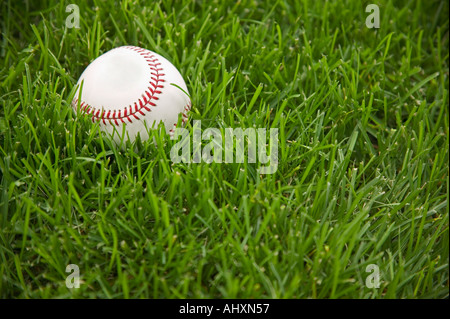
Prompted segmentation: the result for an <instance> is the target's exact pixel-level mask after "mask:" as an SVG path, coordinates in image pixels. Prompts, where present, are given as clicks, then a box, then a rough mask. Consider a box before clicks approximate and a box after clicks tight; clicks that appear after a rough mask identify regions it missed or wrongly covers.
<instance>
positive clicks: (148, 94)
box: [73, 46, 165, 126]
mask: <svg viewBox="0 0 450 319" xmlns="http://www.w3.org/2000/svg"><path fill="white" fill-rule="evenodd" d="M122 48H125V49H129V50H132V51H134V52H137V53H139V54H140V55H141V56H143V57H144V58H145V59H146V61H147V62H148V66H149V69H150V70H151V75H152V77H151V79H152V81H150V82H149V83H150V85H151V86H153V89H152V88H151V87H148V90H146V91H144V93H142V95H141V96H142V100H141V98H139V99H138V100H137V101H136V102H134V103H132V104H134V112H133V109H132V104H131V105H129V106H128V107H129V110H128V109H127V107H124V109H123V115H121V114H120V113H121V110H114V111H113V114H111V110H108V112H107V113H106V114H105V112H104V111H103V110H102V109H99V108H96V107H93V106H91V105H89V104H87V103H86V102H84V101H82V102H81V104H80V110H81V111H83V112H84V113H87V114H90V115H92V121H93V122H94V121H103V124H105V125H106V121H105V120H107V121H108V122H109V123H110V124H115V125H116V126H119V122H118V121H117V120H120V121H121V122H122V123H125V121H124V119H127V120H128V121H129V122H130V123H132V122H133V121H132V118H131V116H133V117H134V118H135V119H136V120H139V119H140V118H139V117H138V116H137V113H138V114H140V115H142V116H145V112H151V108H150V107H148V105H150V106H156V104H155V103H153V102H151V100H152V99H153V100H159V98H158V97H157V96H156V95H157V94H161V93H162V92H161V91H160V90H157V89H158V88H163V87H164V86H163V85H162V84H161V83H160V82H165V80H164V79H163V78H162V77H164V76H165V74H164V73H160V71H162V70H163V69H162V68H158V66H160V65H161V63H160V62H159V60H158V58H156V57H155V56H154V55H153V54H152V53H151V52H150V51H148V50H146V49H142V48H138V47H132V46H125V47H122ZM77 103H78V98H75V99H74V101H73V104H74V105H76V104H77ZM116 112H117V115H116Z"/></svg>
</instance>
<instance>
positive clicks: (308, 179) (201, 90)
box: [0, 0, 449, 298]
mask: <svg viewBox="0 0 450 319" xmlns="http://www.w3.org/2000/svg"><path fill="white" fill-rule="evenodd" d="M69 3H70V2H63V3H60V2H58V1H46V0H43V1H12V0H5V1H2V2H1V9H0V29H1V35H2V36H1V38H0V40H1V47H0V57H1V60H0V62H1V71H0V101H1V105H2V108H1V109H0V154H1V156H0V171H1V176H0V212H1V215H0V258H1V263H0V296H1V297H2V298H71V297H74V298H94V297H98V298H123V297H124V298H185V297H188V298H444V297H448V291H449V223H448V194H449V177H448V176H449V165H448V156H449V152H448V143H449V125H448V124H449V110H448V104H449V100H448V86H449V51H448V45H449V21H448V13H449V5H448V2H447V1H442V2H440V1H434V2H433V3H430V2H429V1H420V0H417V1H380V2H373V3H376V4H378V5H379V6H380V17H381V20H380V29H378V30H376V29H368V28H367V27H366V26H365V19H366V17H367V15H368V13H366V12H365V7H366V5H367V4H369V3H371V2H367V1H363V2H360V1H330V2H322V1H306V0H304V1H275V2H274V1H269V0H267V1H246V0H243V1H237V2H236V1H230V2H229V4H228V5H226V4H224V2H223V1H212V2H204V3H203V2H192V1H177V2H172V1H161V2H153V1H123V2H119V1H112V0H108V1H100V0H98V1H89V4H87V3H85V2H83V3H82V4H79V7H80V14H81V21H80V29H67V28H65V20H66V17H67V16H68V15H69V13H66V12H65V8H66V6H67V5H68V4H69ZM150 3H151V4H150ZM202 3H203V4H202ZM209 3H210V4H209ZM121 45H137V46H141V47H144V48H147V49H150V50H153V51H155V52H158V53H159V54H161V55H163V56H165V57H167V58H168V59H169V60H170V61H172V62H173V64H174V65H175V66H177V68H178V69H179V70H180V71H181V73H182V74H183V76H184V77H185V79H186V83H187V86H188V89H189V91H190V94H191V96H192V101H193V109H192V112H191V114H190V119H189V124H188V128H191V127H192V123H193V120H201V121H202V128H203V129H206V128H208V127H217V128H225V127H242V128H247V127H260V128H270V127H272V128H278V129H279V166H278V171H277V172H276V173H275V174H273V175H259V174H258V173H257V168H258V164H247V163H243V164H214V163H213V164H206V163H200V164H194V163H192V164H183V163H181V164H174V163H172V162H171V161H170V157H169V154H170V149H171V147H172V145H174V143H175V141H172V140H170V139H169V138H168V136H167V135H165V134H161V133H159V132H158V131H153V136H154V137H155V138H156V140H157V143H158V145H155V144H154V143H152V142H145V143H140V142H138V144H137V145H135V147H130V148H129V149H128V150H126V151H123V150H120V149H117V148H115V147H113V146H112V144H111V142H110V141H109V140H108V138H106V137H102V135H101V134H99V131H98V127H96V126H93V125H92V123H91V122H89V120H87V119H85V118H82V117H77V116H76V114H74V113H73V111H72V109H71V108H70V101H71V98H72V96H73V94H74V90H73V88H74V85H75V83H76V81H77V79H78V77H79V76H80V75H81V72H82V71H83V70H84V68H85V67H86V66H87V65H88V64H89V63H90V62H91V61H92V60H93V59H95V58H96V57H98V56H99V55H100V54H102V53H104V52H106V51H108V50H110V49H112V48H114V47H117V46H121ZM68 264H77V265H78V266H79V267H80V273H81V278H82V284H81V288H80V289H68V288H66V285H65V280H66V277H67V276H68V275H69V274H68V273H66V272H65V269H66V266H67V265H68ZM370 264H376V265H377V266H378V267H379V269H380V271H381V278H380V279H381V284H380V288H379V289H370V288H367V287H366V285H365V281H366V277H367V276H368V275H369V273H367V272H366V267H367V266H368V265H370Z"/></svg>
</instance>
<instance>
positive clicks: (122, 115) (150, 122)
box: [72, 46, 191, 144]
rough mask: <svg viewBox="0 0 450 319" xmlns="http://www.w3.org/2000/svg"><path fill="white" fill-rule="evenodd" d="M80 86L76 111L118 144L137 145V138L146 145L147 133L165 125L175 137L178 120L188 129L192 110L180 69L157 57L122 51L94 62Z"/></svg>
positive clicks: (141, 51) (137, 50) (128, 48)
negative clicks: (160, 124)
mask: <svg viewBox="0 0 450 319" xmlns="http://www.w3.org/2000/svg"><path fill="white" fill-rule="evenodd" d="M77 86H78V87H77V90H76V93H75V97H74V100H73V101H72V107H73V108H74V109H75V110H77V108H78V106H79V107H80V110H81V112H83V113H86V114H88V115H89V116H90V117H91V118H92V121H93V122H95V121H98V122H99V123H100V128H101V130H102V131H104V132H107V133H108V134H110V135H111V136H112V137H113V139H114V141H116V143H118V144H119V143H120V142H121V140H122V139H125V140H126V139H128V140H130V141H131V142H133V141H134V140H135V138H136V137H137V135H138V134H139V135H140V137H141V139H142V140H147V139H148V130H149V129H152V128H156V127H157V126H158V124H159V123H160V122H161V121H162V122H163V123H164V126H165V128H166V131H167V133H169V134H171V133H173V130H174V128H175V127H176V125H177V122H178V114H180V113H182V120H183V124H184V123H185V122H186V120H187V118H188V116H187V113H188V112H189V110H190V109H191V101H190V99H189V97H188V95H187V94H186V93H188V89H187V87H186V83H185V82H184V80H183V77H182V76H181V74H180V72H179V71H178V70H177V68H176V67H175V66H174V65H173V64H172V63H170V62H169V61H168V60H166V59H165V58H163V57H162V56H160V55H159V54H156V53H155V52H152V51H150V50H146V49H142V48H139V47H135V46H123V47H118V48H115V49H112V50H111V51H108V52H106V53H105V54H103V55H101V56H100V57H98V58H97V59H95V60H94V61H93V62H92V63H91V64H89V65H88V67H87V68H86V70H84V72H83V74H81V77H80V79H79V80H78V83H77ZM177 86H178V87H177ZM180 88H181V89H183V90H184V91H185V92H186V93H185V92H183V90H181V89H180ZM80 89H81V94H80ZM123 134H125V136H123Z"/></svg>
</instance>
